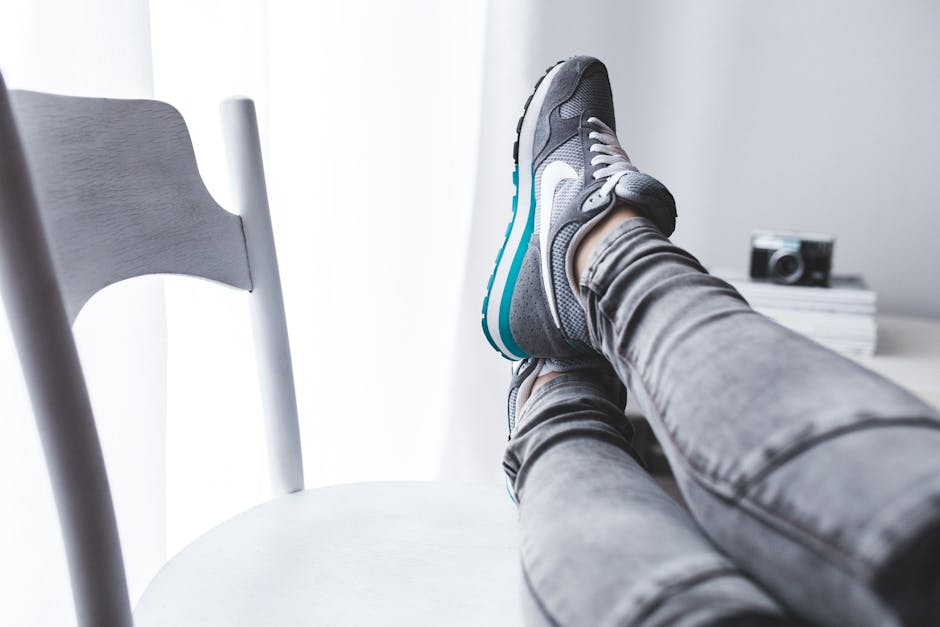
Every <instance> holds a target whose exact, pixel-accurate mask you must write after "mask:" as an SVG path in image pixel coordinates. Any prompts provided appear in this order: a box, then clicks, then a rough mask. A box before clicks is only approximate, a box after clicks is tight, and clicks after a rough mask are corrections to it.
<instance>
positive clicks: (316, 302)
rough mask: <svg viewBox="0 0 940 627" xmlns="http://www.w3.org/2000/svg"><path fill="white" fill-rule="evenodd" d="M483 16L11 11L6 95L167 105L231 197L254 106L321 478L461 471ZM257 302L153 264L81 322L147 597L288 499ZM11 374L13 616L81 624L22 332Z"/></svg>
mask: <svg viewBox="0 0 940 627" xmlns="http://www.w3.org/2000/svg"><path fill="white" fill-rule="evenodd" d="M484 14H485V5H484V3H483V2H482V1H481V2H470V3H459V4H454V5H451V4H450V3H439V2H434V1H433V0H419V1H414V2H403V3H385V2H378V1H366V0H359V1H353V2H344V3H330V4H327V3H282V2H266V1H265V0H236V1H234V2H233V1H228V0H226V1H223V0H214V1H213V0H201V1H199V2H190V1H187V2H183V1H182V0H154V1H152V2H150V3H148V2H147V1H146V0H136V1H133V2H126V1H124V0H121V1H119V0H95V1H94V2H86V3H71V2H69V1H67V0H37V1H35V2H33V3H31V4H23V3H19V2H17V1H16V0H2V1H0V70H2V71H3V73H4V76H5V78H6V80H7V84H8V86H9V87H10V88H28V89H37V90H44V91H52V92H58V93H68V94H76V95H95V96H110V97H132V98H150V97H156V98H158V99H161V100H166V101H168V102H171V103H172V104H174V105H175V106H177V107H178V108H179V109H180V110H181V112H182V113H183V115H184V117H185V118H186V119H187V122H188V124H189V127H190V132H191V135H192V138H193V142H194V146H195V151H196V154H197V159H198V161H199V165H200V171H201V173H202V175H203V177H204V179H205V180H206V183H207V186H208V187H209V190H210V191H211V192H212V194H213V195H214V196H216V198H217V199H218V200H219V201H220V202H221V204H222V205H223V206H225V205H226V204H227V201H228V197H229V194H228V179H227V172H226V171H225V167H224V158H223V153H222V139H221V133H220V127H219V121H218V102H219V101H220V100H221V99H223V98H225V97H227V96H230V95H235V94H243V95H248V96H250V97H252V98H254V99H255V100H256V103H257V105H258V110H259V118H260V125H261V131H262V142H263V149H264V156H265V160H266V168H267V174H268V182H269V194H270V197H271V206H272V212H273V220H274V228H275V237H276V240H277V245H278V252H279V257H280V266H281V273H282V281H283V286H284V292H285V299H286V304H287V310H288V325H289V331H290V336H291V341H292V348H293V357H294V366H295V377H296V384H297V392H298V402H299V406H300V407H299V409H300V415H301V432H302V438H303V447H304V454H305V463H306V479H307V484H308V486H311V487H314V486H318V485H324V484H331V483H339V482H349V481H362V480H384V479H433V478H436V477H438V476H440V475H442V474H444V473H442V470H441V468H442V465H446V457H447V456H446V455H444V454H442V442H443V440H444V438H445V431H446V430H447V417H446V415H445V411H444V409H443V407H444V405H445V398H446V395H447V393H448V385H449V383H450V376H449V373H450V368H451V364H452V363H453V361H454V360H453V358H452V355H453V352H454V347H455V340H454V338H455V336H456V335H457V334H458V333H459V331H458V329H457V328H456V326H455V320H456V319H457V315H456V310H457V307H458V301H459V297H460V291H461V283H460V281H459V278H458V277H460V276H461V274H462V272H463V263H464V256H465V253H466V237H465V233H466V232H467V229H468V224H469V222H470V219H471V215H470V214H471V207H472V198H473V187H474V182H475V168H476V162H477V160H476V151H477V140H478V129H479V118H480V115H479V106H480V88H481V84H482V74H481V72H482V59H483V57H482V54H483V41H484V40H483V28H484ZM246 298H249V296H248V295H246V294H241V293H238V292H236V291H234V290H230V289H228V288H225V287H221V286H218V285H214V284H210V283H205V282H201V281H198V280H192V279H185V278H180V277H167V278H165V279H164V278H144V279H138V280H133V281H129V282H126V283H123V284H120V285H118V286H114V287H112V288H108V289H107V290H105V291H104V292H102V293H101V294H100V295H99V296H97V297H95V298H94V299H93V300H92V301H91V302H90V303H89V305H88V307H87V308H86V310H85V311H83V313H82V314H81V316H80V318H79V321H78V323H77V325H76V335H77V337H78V340H79V347H80V351H81V355H82V360H83V364H84V366H85V368H86V371H87V377H88V379H89V387H90V390H91V395H92V401H93V403H94V406H95V411H96V417H97V419H98V423H99V430H100V432H101V439H102V445H103V449H104V452H105V457H106V460H107V464H108V468H109V474H110V477H111V482H112V488H113V493H114V499H115V503H116V509H117V512H118V524H119V527H120V532H121V538H122V544H123V549H124V554H125V561H126V562H127V566H128V578H129V582H130V592H131V596H132V601H136V599H137V598H138V597H139V595H140V594H141V593H142V592H143V590H144V588H145V586H146V584H147V583H148V582H149V580H150V579H151V578H152V576H153V575H154V573H155V572H156V571H157V569H158V568H159V567H160V566H161V565H162V563H163V562H164V561H165V559H166V558H167V557H168V556H172V554H173V553H175V552H176V551H177V550H178V549H180V548H182V547H183V546H185V545H186V544H187V543H189V542H190V541H192V540H193V539H195V538H196V537H197V536H198V535H199V534H201V533H203V532H204V531H206V530H207V529H209V528H211V527H212V526H213V525H215V524H217V523H219V522H221V521H223V520H225V519H226V518H228V517H229V516H231V515H234V514H235V513H237V512H239V511H242V510H244V509H245V508H247V507H250V506H252V505H254V504H257V503H259V502H261V501H263V500H264V499H266V498H267V497H268V494H267V476H266V460H265V454H264V449H263V445H262V430H261V422H260V406H259V399H258V390H257V384H256V383H255V381H256V373H255V371H254V360H253V354H252V347H251V341H250V335H249V333H250V325H249V324H248V320H247V311H246V307H245V304H246V303H245V299H246ZM164 302H165V304H164ZM474 331H475V329H474ZM0 385H2V390H0V391H2V393H3V396H4V399H5V401H6V402H5V412H4V413H5V420H4V421H3V423H2V427H0V428H2V429H3V430H2V432H0V447H2V448H0V490H2V491H3V493H4V495H5V503H7V505H6V506H4V509H3V511H4V515H3V521H2V523H0V554H2V555H3V556H4V559H3V560H0V623H2V624H24V625H25V624H29V625H57V626H58V625H68V624H72V623H73V622H74V619H73V617H72V607H71V598H70V595H69V592H68V581H67V572H66V569H65V563H64V554H63V549H62V546H61V540H60V538H59V533H58V525H57V521H56V518H55V513H54V507H53V505H52V501H51V493H50V489H49V485H48V479H47V477H46V473H45V468H44V464H43V462H42V458H41V453H40V448H39V443H38V438H37V435H36V433H35V428H34V426H33V423H32V418H31V414H30V410H29V406H28V402H27V399H26V395H25V390H24V386H23V382H22V378H21V374H20V372H19V369H18V364H17V360H16V356H15V352H14V350H13V347H12V340H11V338H10V337H9V329H8V327H7V325H6V324H5V323H3V324H2V325H0ZM500 393H501V392H500Z"/></svg>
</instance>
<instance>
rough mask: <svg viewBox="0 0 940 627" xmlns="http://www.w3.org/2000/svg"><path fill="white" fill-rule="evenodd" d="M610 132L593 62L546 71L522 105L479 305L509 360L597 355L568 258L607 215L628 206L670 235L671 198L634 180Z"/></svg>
mask: <svg viewBox="0 0 940 627" xmlns="http://www.w3.org/2000/svg"><path fill="white" fill-rule="evenodd" d="M614 124H615V121H614V107H613V97H612V95H611V91H610V84H609V82H608V77H607V69H606V68H605V67H604V65H603V64H602V63H601V62H600V61H598V60H597V59H594V58H592V57H573V58H571V59H568V60H567V61H564V62H563V63H560V64H558V65H556V66H554V67H552V68H549V70H548V72H547V73H546V75H545V76H544V77H543V78H542V79H540V81H539V83H537V84H536V90H535V92H534V93H533V95H532V96H531V97H530V99H529V101H527V103H526V109H525V111H524V113H523V116H522V119H520V123H519V126H518V127H517V141H516V144H515V146H514V151H513V154H514V157H515V159H516V172H515V173H514V178H513V181H514V184H515V187H516V196H515V198H514V199H513V219H512V221H511V222H510V226H509V229H507V232H506V238H505V241H504V244H503V248H502V249H501V250H500V253H499V255H498V256H497V262H496V267H495V270H494V272H493V275H492V276H491V278H490V282H489V284H488V286H487V295H486V298H485V299H484V305H483V329H484V333H485V334H486V337H487V339H488V340H489V341H490V343H491V344H492V345H493V346H494V347H495V348H496V349H497V350H498V351H499V352H500V353H502V354H503V355H504V356H506V357H507V358H510V359H522V358H524V357H526V356H532V357H553V358H559V357H573V356H578V355H584V354H590V353H592V352H594V351H595V349H594V348H593V347H592V346H591V342H590V337H589V331H588V326H587V319H586V317H585V314H584V311H583V309H582V307H581V304H580V302H579V300H578V298H577V296H576V291H575V290H576V289H577V282H576V281H575V278H576V277H573V276H572V275H573V254H572V251H573V250H574V249H575V248H576V244H577V242H578V241H579V240H580V238H582V237H583V236H584V234H585V233H586V232H587V231H589V230H590V228H591V226H592V225H593V224H594V223H596V222H597V221H598V220H599V219H601V218H602V217H603V215H604V214H605V213H606V212H607V211H608V210H609V209H611V208H612V207H614V206H616V205H618V204H624V203H629V204H630V206H631V208H633V209H635V210H636V211H638V212H639V213H641V214H642V215H645V216H646V217H648V218H650V219H651V220H653V222H654V223H655V224H657V226H659V227H660V228H661V229H662V230H663V232H664V233H666V234H667V235H669V234H671V233H672V228H673V226H674V224H675V203H674V202H673V199H672V196H671V195H670V194H669V192H668V190H666V188H665V187H664V186H663V185H662V184H660V183H659V182H658V181H656V180H655V179H653V178H652V177H650V176H648V175H646V174H643V173H640V172H639V171H637V169H636V168H635V167H634V166H633V164H632V163H631V162H630V160H629V158H628V157H627V155H626V153H625V152H624V151H623V149H622V148H621V147H620V144H619V141H618V140H617V138H616V135H615V133H614V130H613V129H614Z"/></svg>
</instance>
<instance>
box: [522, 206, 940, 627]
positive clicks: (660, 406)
mask: <svg viewBox="0 0 940 627" xmlns="http://www.w3.org/2000/svg"><path fill="white" fill-rule="evenodd" d="M580 296H581V299H582V303H583V305H584V307H585V310H586V311H587V313H588V325H589V327H590V332H591V335H592V339H593V340H594V343H595V345H596V346H599V347H600V349H601V351H602V352H603V353H604V355H605V356H606V357H607V359H608V360H609V361H610V362H611V364H612V365H613V367H614V369H615V370H616V372H617V373H618V375H619V376H620V378H621V380H622V381H623V382H624V383H625V384H626V386H627V388H628V389H629V391H630V393H631V394H633V396H634V398H635V399H636V400H637V402H638V404H639V405H640V407H641V408H642V409H643V411H644V413H645V415H646V416H647V418H648V419H649V421H650V423H651V426H652V428H653V430H654V432H655V433H656V435H657V437H658V439H659V441H660V443H661V444H662V445H663V447H664V449H665V451H666V453H667V455H668V457H669V460H670V464H671V466H672V469H673V471H674V473H675V475H676V478H677V480H678V482H679V485H680V488H681V490H682V493H683V496H684V497H685V499H686V501H687V503H688V506H689V509H690V510H691V513H692V514H691V516H690V515H689V514H687V513H686V512H685V510H683V509H682V508H681V507H679V506H678V505H677V504H676V503H675V502H674V501H672V500H671V499H670V498H669V497H668V496H667V495H666V494H665V493H663V492H662V491H661V490H660V489H659V488H658V486H657V485H656V484H655V483H654V482H653V480H652V479H651V478H650V477H649V476H648V475H647V474H646V472H645V471H644V470H643V469H642V467H641V466H640V465H639V464H638V463H637V462H636V460H635V459H634V456H633V454H632V452H631V449H630V445H629V426H628V424H627V423H626V421H625V419H624V417H623V415H622V413H621V412H620V411H618V410H617V408H615V407H614V406H613V405H612V404H611V403H610V402H609V401H608V400H607V399H606V398H605V396H604V394H603V393H602V392H601V389H600V387H598V386H597V385H595V384H593V383H592V382H591V381H590V380H587V379H585V378H584V377H583V376H579V375H572V374H569V375H562V376H560V377H558V378H556V379H554V380H552V381H550V382H549V383H548V384H546V385H545V386H543V387H542V388H541V389H539V390H538V391H537V392H536V394H535V395H533V397H532V398H531V399H530V400H529V402H528V403H527V404H526V407H525V408H524V410H523V415H522V416H521V420H522V421H524V422H525V425H524V427H523V428H521V429H520V431H519V432H518V434H517V435H516V437H514V438H513V439H512V440H511V441H510V443H509V446H508V448H507V451H506V456H505V463H504V465H505V468H506V471H507V474H508V475H509V476H510V479H511V480H512V481H513V487H514V490H515V492H516V494H517V496H518V498H519V515H520V521H521V535H522V540H521V556H522V562H523V570H524V573H525V584H526V589H527V591H528V595H527V601H528V609H529V610H530V611H529V613H528V616H529V618H530V619H531V621H532V622H533V623H535V624H550V625H564V626H569V625H571V626H575V625H590V626H595V625H683V626H684V625H688V626H692V625H696V626H698V625H764V624H767V625H771V624H774V625H776V624H782V625H793V624H795V623H796V622H797V621H796V619H795V618H793V616H792V614H791V615H788V614H787V612H792V613H795V614H798V615H799V616H801V617H803V618H804V619H806V620H809V621H813V622H815V623H819V624H823V625H832V626H834V627H835V626H838V627H846V626H869V625H871V626H875V625H877V626H879V627H885V626H893V625H917V626H932V625H938V624H940V414H938V412H937V410H936V409H934V408H932V407H930V406H928V405H926V404H925V403H923V402H922V401H920V400H919V399H918V398H916V397H914V396H912V395H911V394H909V393H908V392H906V391H904V390H902V389H901V388H899V387H898V386H896V385H894V384H893V383H890V382H888V381H887V380H885V379H883V378H881V377H879V376H878V375H876V374H874V373H872V372H870V371H868V370H866V369H864V368H862V367H861V366H859V365H857V364H855V363H854V362H852V361H850V360H848V359H845V358H843V357H841V356H839V355H837V354H835V353H832V352H830V351H829V350H826V349H824V348H822V347H820V346H818V345H817V344H815V343H813V342H810V341H808V340H806V339H804V338H802V337H801V336H799V335H797V334H795V333H792V332H790V331H788V330H787V329H785V328H783V327H781V326H778V325H777V324H775V323H773V322H771V321H770V320H768V319H767V318H764V317H763V316H761V315H759V314H757V313H755V312H754V311H753V310H751V309H750V308H749V307H748V305H747V303H746V302H745V301H744V300H743V299H742V298H741V297H740V295H738V293H737V292H736V291H735V290H734V289H733V288H731V287H730V286H728V285H727V284H726V283H724V282H722V281H721V280H719V279H717V278H715V277H712V276H710V275H708V274H707V273H706V272H705V271H704V270H703V269H702V268H701V266H700V265H699V263H698V262H697V261H696V260H695V259H694V258H693V257H692V256H691V255H689V254H688V253H687V252H685V251H683V250H682V249H680V248H678V247H676V246H674V245H673V244H671V243H670V242H669V241H668V240H667V239H665V238H664V237H662V235H661V234H659V232H658V231H656V229H655V228H654V227H653V226H652V224H651V223H650V222H648V221H647V220H645V219H643V218H634V219H631V220H628V221H626V222H625V223H624V224H622V225H621V226H620V227H619V228H618V229H617V230H616V232H614V233H612V234H611V235H610V237H608V238H607V239H606V240H605V242H604V243H603V244H602V245H601V246H600V247H599V249H598V251H597V253H596V254H595V256H594V259H593V261H592V264H591V266H590V268H589V269H588V270H587V271H586V272H585V275H584V276H583V277H582V280H581V294H580ZM693 517H694V521H693ZM776 599H779V601H777V600H776ZM783 608H788V609H783Z"/></svg>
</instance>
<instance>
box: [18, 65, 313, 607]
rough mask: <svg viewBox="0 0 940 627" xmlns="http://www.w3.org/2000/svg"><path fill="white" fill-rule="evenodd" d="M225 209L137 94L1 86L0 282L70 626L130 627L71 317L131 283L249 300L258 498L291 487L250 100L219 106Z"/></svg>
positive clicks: (288, 393) (286, 396)
mask: <svg viewBox="0 0 940 627" xmlns="http://www.w3.org/2000/svg"><path fill="white" fill-rule="evenodd" d="M221 112H222V121H223V130H224V135H225V139H226V152H227V155H228V161H229V169H230V173H231V177H230V178H231V179H232V182H233V191H234V194H233V198H234V203H235V205H236V206H237V207H238V215H236V214H233V213H229V212H227V211H225V210H224V209H222V208H221V207H220V206H219V205H218V204H217V203H216V202H215V201H214V200H213V198H212V197H211V195H210V194H209V192H208V191H207V190H206V188H205V185H204V184H203V182H202V179H201V178H200V176H199V173H198V170H197V167H196V160H195V155H194V153H193V148H192V144H191V141H190V138H189V133H188V131H187V129H186V125H185V123H184V121H183V119H182V117H181V116H180V114H179V112H178V111H176V109H174V108H173V107H171V106H170V105H167V104H165V103H162V102H156V101H148V100H110V99H100V98H76V97H69V96H59V95H53V94H42V93H36V92H24V91H21V92H17V91H13V92H7V90H6V88H5V86H4V84H3V80H2V77H0V285H2V290H3V299H4V303H5V305H6V308H7V312H8V317H9V319H10V324H11V327H12V330H13V335H14V340H15V342H16V346H17V351H18V352H19V355H20V361H21V364H22V366H23V371H24V375H25V378H26V383H27V387H28V389H29V393H30V398H31V401H32V405H33V410H34V415H35V418H36V423H37V426H38V429H39V435H40V439H41V441H42V445H43V451H44V455H45V458H46V465H47V467H48V469H49V474H50V479H51V481H52V486H53V494H54V497H55V500H56V507H57V511H58V515H59V521H60V525H61V527H62V533H63V536H64V540H65V547H66V556H67V559H68V563H69V572H70V579H71V583H72V593H73V597H74V599H75V607H76V612H77V615H78V619H79V624H80V625H83V626H84V625H130V624H131V615H130V607H129V600H128V595H127V584H126V580H125V575H124V566H123V561H122V556H121V550H120V544H119V542H118V535H117V527H116V523H115V518H114V510H113V505H112V502H111V495H110V489H109V487H108V480H107V476H106V473H105V466H104V462H103V458H102V454H101V447H100V444H99V441H98V434H97V431H96V429H95V423H94V417H93V416H92V412H91V405H90V403H89V400H88V393H87V390H86V387H85V381H84V377H83V374H82V371H81V366H80V363H79V360H78V355H77V351H76V348H75V342H74V338H73V336H72V333H71V323H72V322H73V321H74V319H75V317H76V316H77V315H78V313H79V311H80V310H81V308H82V307H83V306H84V304H85V303H86V302H87V301H88V299H89V298H91V297H92V296H93V295H94V294H95V293H96V292H97V291H99V290H101V289H102V288H104V287H106V286H108V285H110V284H112V283H115V282H117V281H121V280H123V279H127V278H131V277H135V276H140V275H144V274H158V273H173V274H186V275H192V276H197V277H202V278H206V279H210V280H214V281H218V282H221V283H224V284H227V285H230V286H232V287H236V288H240V289H245V290H250V291H251V292H252V298H250V299H249V301H250V303H251V304H250V307H251V314H252V316H251V317H252V327H253V334H254V338H255V346H256V354H257V357H258V370H259V378H260V383H261V394H262V407H263V409H264V414H265V416H264V421H265V432H266V441H267V448H268V460H269V467H270V474H271V484H272V492H273V493H274V494H283V493H288V492H294V491H297V490H301V489H303V465H302V459H301V453H300V438H299V430H298V425H297V407H296V398H295V392H294V385H293V372H292V367H291V360H290V346H289V343H288V339H287V328H286V321H285V314H284V305H283V298H282V294H281V286H280V279H279V275H278V267H277V257H276V254H275V249H274V237H273V231H272V228H271V220H270V213H269V209H268V203H267V191H266V188H265V183H264V170H263V166H262V161H261V148H260V141H259V137H258V128H257V119H256V116H255V111H254V105H253V103H252V102H251V101H250V100H248V99H245V98H237V99H230V100H227V101H225V102H223V103H222V107H221Z"/></svg>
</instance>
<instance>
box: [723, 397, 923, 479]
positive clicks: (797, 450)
mask: <svg viewBox="0 0 940 627" xmlns="http://www.w3.org/2000/svg"><path fill="white" fill-rule="evenodd" d="M898 426H900V427H917V428H923V429H931V430H940V422H938V421H937V420H936V419H934V418H929V417H924V416H908V417H902V418H893V417H892V418H885V417H884V416H876V415H871V416H867V417H864V418H859V419H855V420H854V421H853V422H852V423H847V424H843V425H836V426H833V427H832V428H830V429H827V430H826V431H822V432H820V433H817V434H815V435H813V436H810V437H807V438H804V439H797V440H796V441H795V442H793V443H792V444H790V445H789V446H788V447H786V448H784V449H781V450H780V451H779V452H778V453H776V454H775V455H774V456H773V457H772V458H770V459H768V461H767V462H766V463H764V464H762V465H760V466H757V467H756V468H755V469H754V470H751V471H749V472H748V473H747V474H748V477H747V478H746V479H742V480H741V481H738V482H737V483H736V484H732V485H734V486H735V487H736V490H737V491H738V492H740V493H741V494H744V493H746V492H748V491H749V490H750V489H751V488H752V487H753V486H754V484H755V483H757V482H758V481H762V480H763V479H766V478H767V477H768V476H769V475H772V474H773V473H774V472H775V471H777V470H778V469H779V468H780V467H781V466H784V465H786V464H787V463H789V462H791V461H793V460H795V459H797V458H798V457H800V456H801V455H803V454H804V453H807V452H809V451H811V450H812V449H814V448H816V447H817V446H819V445H821V444H824V443H825V442H827V441H829V440H832V439H835V438H838V437H840V436H843V435H848V434H850V433H855V432H857V431H867V430H869V429H883V428H887V427H898ZM716 479H717V478H716Z"/></svg>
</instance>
